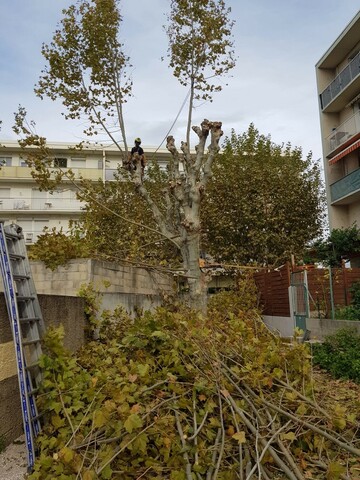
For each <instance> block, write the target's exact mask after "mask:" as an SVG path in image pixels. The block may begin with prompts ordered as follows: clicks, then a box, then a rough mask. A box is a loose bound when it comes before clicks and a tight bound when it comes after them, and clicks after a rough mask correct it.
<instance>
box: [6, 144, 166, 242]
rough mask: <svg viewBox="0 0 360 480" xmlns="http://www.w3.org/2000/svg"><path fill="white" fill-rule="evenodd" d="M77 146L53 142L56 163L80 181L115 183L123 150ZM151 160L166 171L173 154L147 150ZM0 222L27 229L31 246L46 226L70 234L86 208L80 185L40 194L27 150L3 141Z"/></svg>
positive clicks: (70, 183) (68, 185)
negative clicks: (70, 226) (78, 193)
mask: <svg viewBox="0 0 360 480" xmlns="http://www.w3.org/2000/svg"><path fill="white" fill-rule="evenodd" d="M74 146H75V145H69V144H66V143H51V144H48V147H49V148H50V150H51V155H52V161H53V162H54V164H55V165H56V166H58V167H61V168H62V169H70V168H71V170H72V171H73V172H74V174H75V179H76V178H80V177H83V178H86V179H88V180H91V181H94V182H96V181H98V180H99V179H101V180H103V181H113V180H114V174H115V173H117V171H118V170H117V168H118V165H119V164H120V165H121V164H122V160H121V156H120V153H119V150H118V149H116V148H111V147H101V146H98V145H96V144H93V145H88V146H86V147H84V148H83V149H82V150H81V151H76V150H75V149H74ZM144 150H145V153H146V155H147V158H148V160H150V161H151V160H152V159H156V161H157V162H158V163H159V164H160V167H161V168H166V164H167V163H168V161H169V152H168V151H167V150H165V149H159V150H157V151H156V154H155V149H154V148H150V147H144ZM0 167H1V169H0V219H1V220H3V221H4V222H5V223H6V224H7V223H12V222H14V223H17V224H18V225H20V226H21V227H22V228H23V232H24V235H25V240H26V242H27V243H28V244H32V243H34V242H36V240H37V237H38V236H39V235H40V234H41V233H42V232H43V230H44V228H45V227H48V228H50V229H52V228H53V227H56V228H57V229H60V228H61V227H63V229H64V231H67V229H68V224H69V220H77V219H79V218H80V216H81V212H82V209H83V208H84V205H83V204H82V202H81V201H80V200H78V199H77V197H76V191H77V188H76V185H74V184H73V183H72V182H64V183H63V184H62V185H61V186H59V187H58V188H57V189H56V191H54V192H53V193H50V192H46V191H40V190H39V188H38V186H37V184H36V182H35V180H34V179H33V177H32V176H31V170H30V168H29V167H28V166H27V164H26V161H25V156H24V152H23V150H22V149H21V148H20V146H19V145H18V143H17V142H15V141H13V142H9V141H1V140H0Z"/></svg>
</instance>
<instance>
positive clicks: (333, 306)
mask: <svg viewBox="0 0 360 480" xmlns="http://www.w3.org/2000/svg"><path fill="white" fill-rule="evenodd" d="M329 284H330V303H331V319H332V320H335V305H334V292H333V283H332V275H331V267H329Z"/></svg>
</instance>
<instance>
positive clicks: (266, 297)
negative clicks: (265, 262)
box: [254, 264, 360, 318]
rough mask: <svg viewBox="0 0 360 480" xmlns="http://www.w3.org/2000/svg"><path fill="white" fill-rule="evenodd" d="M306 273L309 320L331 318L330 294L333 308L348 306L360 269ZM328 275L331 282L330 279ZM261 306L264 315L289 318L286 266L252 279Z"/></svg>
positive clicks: (310, 271) (359, 276) (322, 269)
mask: <svg viewBox="0 0 360 480" xmlns="http://www.w3.org/2000/svg"><path fill="white" fill-rule="evenodd" d="M297 268H298V269H304V268H305V269H306V270H307V280H308V288H309V299H310V311H311V312H313V313H312V314H311V316H313V317H315V316H318V317H322V318H330V317H331V291H332V296H333V302H334V305H335V306H336V307H339V306H346V305H349V304H350V303H351V292H350V289H351V286H352V285H353V283H355V282H359V281H360V268H332V269H331V271H330V270H329V269H327V268H314V267H313V266H311V265H310V266H306V267H297ZM330 272H331V278H330ZM254 279H255V283H256V286H257V288H258V291H259V297H260V303H261V305H262V306H263V313H264V314H265V315H272V316H281V317H288V316H290V305H289V293H288V289H289V286H290V279H291V267H290V264H287V265H285V266H283V267H281V268H279V269H277V270H271V271H260V272H257V273H255V275H254Z"/></svg>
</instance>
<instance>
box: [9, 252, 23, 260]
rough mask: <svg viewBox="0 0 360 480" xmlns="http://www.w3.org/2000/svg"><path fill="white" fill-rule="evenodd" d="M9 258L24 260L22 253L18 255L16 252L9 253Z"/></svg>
mask: <svg viewBox="0 0 360 480" xmlns="http://www.w3.org/2000/svg"><path fill="white" fill-rule="evenodd" d="M9 257H10V260H24V259H25V257H24V255H18V254H17V253H9Z"/></svg>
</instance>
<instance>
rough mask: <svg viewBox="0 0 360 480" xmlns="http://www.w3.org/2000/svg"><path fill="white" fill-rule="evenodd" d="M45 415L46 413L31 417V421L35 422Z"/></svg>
mask: <svg viewBox="0 0 360 480" xmlns="http://www.w3.org/2000/svg"><path fill="white" fill-rule="evenodd" d="M44 415H45V412H41V413H38V414H37V415H35V417H31V421H32V422H35V421H36V420H39V418H41V417H43V416H44Z"/></svg>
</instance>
